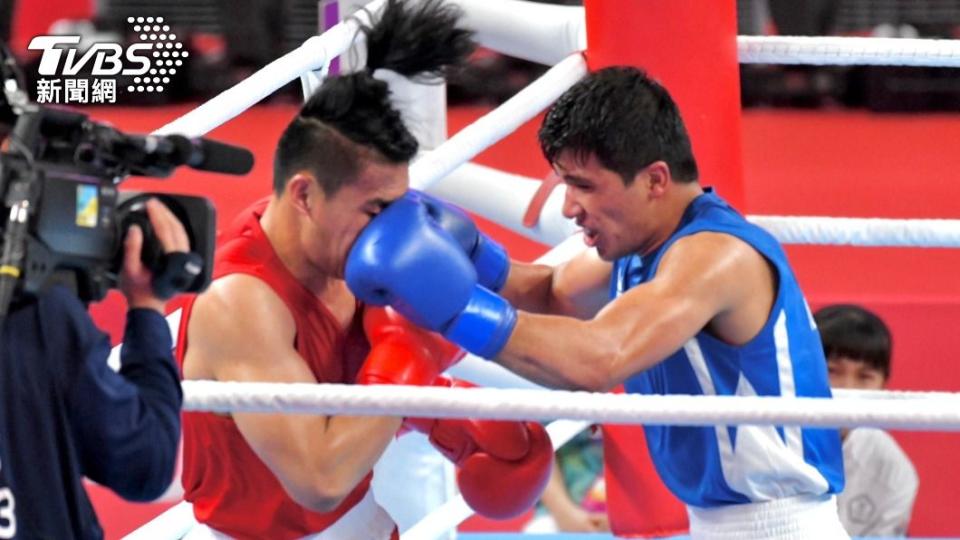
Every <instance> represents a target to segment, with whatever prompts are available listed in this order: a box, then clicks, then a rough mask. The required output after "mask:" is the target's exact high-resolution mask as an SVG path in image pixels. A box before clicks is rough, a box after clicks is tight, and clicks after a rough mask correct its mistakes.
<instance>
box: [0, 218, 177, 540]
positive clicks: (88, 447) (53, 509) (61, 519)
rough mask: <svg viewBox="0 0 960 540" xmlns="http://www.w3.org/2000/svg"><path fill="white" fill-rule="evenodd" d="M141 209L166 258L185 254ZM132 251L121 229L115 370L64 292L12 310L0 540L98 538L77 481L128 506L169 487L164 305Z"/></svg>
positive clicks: (168, 229)
mask: <svg viewBox="0 0 960 540" xmlns="http://www.w3.org/2000/svg"><path fill="white" fill-rule="evenodd" d="M147 213H148V215H149V217H150V223H151V225H152V226H153V229H154V231H155V235H156V237H157V239H158V240H159V242H160V244H161V245H162V246H163V249H164V250H165V251H166V252H173V251H189V241H188V239H187V235H186V232H185V231H184V228H183V226H182V224H180V222H179V221H177V219H176V218H175V217H174V216H173V214H172V213H171V212H170V211H169V210H168V209H167V208H166V207H165V206H163V205H162V204H161V203H160V202H158V201H156V200H151V201H150V202H148V204H147ZM142 244H143V234H142V232H141V231H140V229H139V228H138V227H136V226H134V227H131V228H130V230H129V232H128V233H127V235H126V239H125V242H124V263H123V271H122V276H121V280H120V290H121V292H122V293H123V294H124V296H125V297H126V299H127V303H128V307H129V311H128V312H127V323H126V328H125V335H124V342H123V348H122V350H121V355H120V362H121V368H120V372H119V373H116V372H114V371H112V370H111V369H110V368H109V367H108V366H107V357H108V355H109V353H110V340H109V338H108V336H107V335H106V334H104V333H103V332H101V331H100V330H98V329H97V328H96V327H95V326H94V324H93V321H92V320H91V318H90V316H89V315H88V314H87V312H86V309H85V306H84V305H83V304H82V303H81V302H80V301H79V299H77V298H76V297H75V296H74V295H73V294H72V293H71V292H70V291H68V290H67V289H64V288H61V287H52V288H50V289H49V290H48V291H46V292H44V293H42V294H39V295H37V296H35V297H26V298H24V299H22V300H21V301H19V302H18V303H17V304H16V305H14V306H11V310H10V313H9V314H8V315H7V319H6V321H5V322H4V323H3V328H2V331H3V334H2V342H0V539H6V538H21V539H26V538H50V539H64V538H102V537H103V530H102V529H101V527H100V524H99V522H98V521H97V517H96V514H95V513H94V511H93V508H92V506H91V504H90V501H89V499H88V497H87V493H86V491H85V490H84V487H83V483H82V480H81V477H82V476H86V477H87V478H89V479H91V480H93V481H95V482H98V483H100V484H103V485H105V486H107V487H109V488H111V489H113V490H114V491H115V492H116V493H117V494H119V495H120V496H121V497H124V498H125V499H129V500H136V501H146V500H150V499H153V498H156V497H157V496H159V495H160V494H161V493H162V492H163V491H164V490H165V489H166V488H167V486H168V485H169V484H170V482H171V481H172V480H173V473H174V466H175V464H176V458H177V445H178V442H179V437H180V405H181V401H182V394H181V390H180V384H179V377H178V373H177V369H176V367H175V365H174V363H173V353H172V339H171V336H170V331H169V329H168V326H167V323H166V321H165V320H164V317H163V310H164V305H165V301H164V300H163V299H161V298H158V297H156V296H155V295H154V293H153V291H152V289H151V285H150V278H151V275H150V272H149V270H147V269H146V268H145V267H144V266H143V265H142V263H141V262H140V250H141V247H142Z"/></svg>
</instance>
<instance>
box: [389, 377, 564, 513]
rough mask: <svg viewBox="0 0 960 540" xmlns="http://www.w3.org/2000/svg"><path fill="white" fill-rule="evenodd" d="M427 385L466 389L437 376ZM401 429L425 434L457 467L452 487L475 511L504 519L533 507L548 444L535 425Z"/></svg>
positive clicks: (454, 423)
mask: <svg viewBox="0 0 960 540" xmlns="http://www.w3.org/2000/svg"><path fill="white" fill-rule="evenodd" d="M433 386H444V387H452V388H472V387H474V385H472V384H470V383H468V382H466V381H459V380H453V379H448V378H446V377H438V378H437V379H436V380H435V381H434V382H433ZM405 424H406V426H407V427H410V428H413V429H416V430H417V431H420V432H422V433H426V434H427V435H428V436H429V438H430V443H431V444H433V446H435V447H436V448H437V449H438V450H439V451H440V453H442V454H443V455H444V456H446V457H447V459H449V460H450V461H452V462H453V463H454V464H456V465H457V467H458V469H459V470H458V472H457V484H458V485H459V486H460V492H461V493H462V494H463V498H464V499H465V500H466V501H467V504H468V505H470V508H473V509H474V510H475V511H476V512H477V513H479V514H481V515H483V516H486V517H489V518H493V519H509V518H512V517H515V516H518V515H520V514H522V513H523V512H525V511H526V510H528V509H530V508H531V507H533V505H534V504H536V502H537V500H539V499H540V495H541V494H542V493H543V490H544V488H545V487H546V486H547V481H548V480H550V473H551V470H552V468H553V444H552V443H551V442H550V437H549V435H547V431H546V430H545V429H544V428H543V426H541V425H540V424H538V423H536V422H514V421H501V420H470V419H452V418H440V419H424V418H408V419H407V420H406V422H405Z"/></svg>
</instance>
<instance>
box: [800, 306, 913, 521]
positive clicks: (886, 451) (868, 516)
mask: <svg viewBox="0 0 960 540" xmlns="http://www.w3.org/2000/svg"><path fill="white" fill-rule="evenodd" d="M814 319H816V321H817V327H818V328H819V330H820V339H821V341H822V342H823V353H824V356H826V357H827V365H828V368H829V372H830V386H831V387H833V388H852V389H858V390H880V389H882V388H883V387H884V386H886V384H887V380H888V379H889V378H890V353H891V348H892V347H891V337H890V330H889V329H888V328H887V326H886V325H885V324H884V323H883V320H881V319H880V317H878V316H877V315H875V314H874V313H871V312H870V311H868V310H866V309H864V308H862V307H859V306H853V305H834V306H827V307H825V308H823V309H821V310H819V311H817V312H816V313H815V314H814ZM840 436H841V438H842V439H843V466H844V469H845V471H846V477H847V485H846V489H844V490H843V492H842V493H841V494H840V495H839V497H838V498H837V505H838V506H839V510H840V521H841V522H842V523H843V526H844V527H845V528H846V529H847V532H848V533H850V535H852V536H904V535H905V534H906V532H907V526H908V525H909V524H910V513H911V512H912V510H913V502H914V500H915V499H916V497H917V487H918V485H919V482H918V480H917V472H916V470H915V469H914V468H913V464H912V463H910V458H908V457H907V455H906V454H905V453H904V452H903V450H901V449H900V446H898V445H897V443H896V441H894V439H893V437H891V436H890V435H889V434H887V432H885V431H883V430H879V429H872V428H856V429H852V430H841V432H840Z"/></svg>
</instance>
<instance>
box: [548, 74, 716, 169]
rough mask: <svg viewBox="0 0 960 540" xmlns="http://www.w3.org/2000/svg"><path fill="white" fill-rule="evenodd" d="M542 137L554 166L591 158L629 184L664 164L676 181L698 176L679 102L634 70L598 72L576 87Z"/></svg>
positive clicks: (556, 106) (554, 109) (556, 108)
mask: <svg viewBox="0 0 960 540" xmlns="http://www.w3.org/2000/svg"><path fill="white" fill-rule="evenodd" d="M539 138H540V149H541V150H542V151H543V155H544V157H546V158H547V161H548V162H550V163H556V161H557V159H558V158H559V157H560V155H561V154H563V153H565V152H572V156H573V157H574V159H576V160H578V161H580V162H584V161H586V159H587V158H588V157H589V156H590V155H591V154H592V155H595V156H596V157H597V159H598V160H599V162H600V164H601V165H603V166H604V167H605V168H607V169H610V170H612V171H614V172H616V173H617V174H619V175H620V177H621V178H622V179H623V182H624V184H625V185H630V183H631V182H633V178H634V176H636V174H637V173H638V172H640V171H641V170H643V169H644V168H645V167H647V166H648V165H650V164H651V163H653V162H655V161H660V160H662V161H664V162H666V164H667V165H668V166H669V167H670V172H671V174H672V176H673V179H674V180H675V181H677V182H683V183H689V182H694V181H696V180H697V179H698V176H699V174H698V172H697V162H696V159H695V158H694V156H693V150H692V148H691V145H690V137H689V136H688V135H687V129H686V127H685V126H684V124H683V118H681V116H680V111H679V109H678V108H677V105H676V103H674V101H673V99H672V98H671V97H670V94H669V93H668V92H667V91H666V89H664V88H663V86H661V85H660V84H659V83H657V82H656V81H654V80H653V79H651V78H650V77H648V76H647V74H646V73H645V72H644V71H643V70H641V69H638V68H635V67H629V66H614V67H608V68H604V69H600V70H597V71H595V72H593V73H591V74H589V75H587V76H586V77H584V78H583V79H582V80H581V81H579V82H578V83H577V84H575V85H573V86H572V87H571V88H570V89H569V90H567V92H565V93H564V94H563V95H562V96H560V99H558V100H557V101H556V103H554V105H553V107H552V108H551V109H550V111H549V112H548V113H547V115H546V116H545V117H544V119H543V124H542V125H541V126H540V132H539Z"/></svg>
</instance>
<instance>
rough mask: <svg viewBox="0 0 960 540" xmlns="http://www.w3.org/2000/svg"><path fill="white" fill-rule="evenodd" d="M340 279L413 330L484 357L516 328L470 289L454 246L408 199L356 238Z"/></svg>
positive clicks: (509, 314) (505, 308)
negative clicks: (390, 309)
mask: <svg viewBox="0 0 960 540" xmlns="http://www.w3.org/2000/svg"><path fill="white" fill-rule="evenodd" d="M344 275H345V276H346V281H347V286H348V287H350V290H351V291H353V294H355V295H356V296H357V298H359V299H360V300H363V301H364V302H367V303H370V304H374V305H390V306H393V308H394V309H396V310H397V311H398V312H399V313H400V314H401V315H403V316H404V317H406V318H408V319H409V320H410V321H411V322H413V323H414V324H417V325H419V326H423V327H425V328H428V329H430V330H434V331H437V332H440V333H442V334H443V335H444V337H446V338H447V339H449V340H450V341H452V342H454V343H456V344H458V345H460V346H461V347H463V348H464V349H467V350H468V351H470V352H472V353H474V354H477V355H479V356H483V357H485V358H491V357H493V356H496V354H497V353H498V352H500V350H501V349H502V348H503V346H504V345H505V344H506V342H507V340H508V339H509V337H510V334H511V333H512V332H513V328H514V326H515V325H516V322H517V313H516V310H515V309H514V308H513V306H511V305H510V304H509V303H508V302H507V301H506V300H504V299H503V298H502V297H500V296H499V295H497V294H496V293H493V292H491V291H490V290H489V289H487V288H485V287H483V286H481V285H479V284H478V283H477V272H476V270H475V269H474V267H473V263H472V262H471V261H470V259H468V258H467V256H466V255H465V254H464V253H463V251H462V249H461V246H460V244H459V243H458V242H457V241H456V240H454V239H453V237H451V236H450V235H449V234H448V233H447V232H446V231H444V230H443V229H442V228H441V227H440V226H439V225H438V224H437V222H436V221H435V220H434V219H433V218H432V217H431V216H430V213H429V209H428V208H427V206H426V205H424V204H423V201H422V199H421V198H420V195H419V194H417V193H414V192H410V193H407V194H406V195H404V196H403V197H401V198H400V199H398V200H396V201H394V202H393V203H391V204H390V206H388V207H387V208H385V209H384V210H383V211H382V212H381V213H380V215H378V216H377V217H376V218H374V219H373V220H371V221H370V223H369V224H367V226H366V227H365V228H364V229H363V231H361V233H360V235H359V236H358V237H357V240H356V241H355V242H354V244H353V247H352V248H351V249H350V253H349V254H348V255H347V263H346V268H345V269H344Z"/></svg>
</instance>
